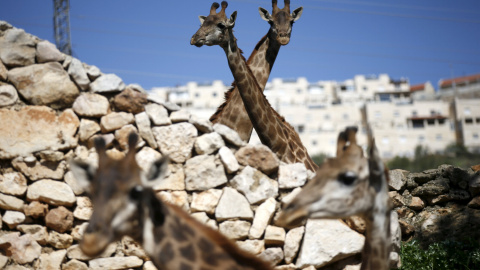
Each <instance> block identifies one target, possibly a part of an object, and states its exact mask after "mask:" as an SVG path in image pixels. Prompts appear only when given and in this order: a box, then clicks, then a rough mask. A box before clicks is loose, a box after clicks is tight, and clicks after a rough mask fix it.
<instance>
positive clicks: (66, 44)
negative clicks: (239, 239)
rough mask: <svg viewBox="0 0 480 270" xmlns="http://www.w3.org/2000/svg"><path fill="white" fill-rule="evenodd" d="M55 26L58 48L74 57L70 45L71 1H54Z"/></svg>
mask: <svg viewBox="0 0 480 270" xmlns="http://www.w3.org/2000/svg"><path fill="white" fill-rule="evenodd" d="M53 8H54V14H53V26H54V30H55V43H56V45H57V48H58V49H59V50H60V51H61V52H63V53H65V54H68V55H72V44H71V43H70V15H69V11H70V2H69V0H53Z"/></svg>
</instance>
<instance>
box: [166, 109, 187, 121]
mask: <svg viewBox="0 0 480 270" xmlns="http://www.w3.org/2000/svg"><path fill="white" fill-rule="evenodd" d="M190 116H191V114H190V112H189V111H187V110H184V109H181V110H179V111H176V112H172V113H171V114H170V120H171V121H172V123H180V122H188V120H189V119H190Z"/></svg>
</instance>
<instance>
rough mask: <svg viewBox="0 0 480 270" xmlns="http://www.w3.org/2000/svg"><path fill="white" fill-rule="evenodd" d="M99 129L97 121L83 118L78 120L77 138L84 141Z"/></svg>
mask: <svg viewBox="0 0 480 270" xmlns="http://www.w3.org/2000/svg"><path fill="white" fill-rule="evenodd" d="M100 130H101V129H100V125H99V124H98V123H97V122H95V121H92V120H88V119H85V118H84V119H82V120H81V121H80V127H79V129H78V138H79V139H80V141H82V142H85V141H87V140H88V139H90V137H92V136H93V135H95V134H96V133H98V132H99V131H100Z"/></svg>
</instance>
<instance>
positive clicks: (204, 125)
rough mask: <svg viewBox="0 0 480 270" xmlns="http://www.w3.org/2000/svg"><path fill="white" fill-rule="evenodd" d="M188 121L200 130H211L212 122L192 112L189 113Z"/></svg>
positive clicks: (206, 131)
mask: <svg viewBox="0 0 480 270" xmlns="http://www.w3.org/2000/svg"><path fill="white" fill-rule="evenodd" d="M188 122H190V123H191V124H192V125H194V126H195V127H196V128H197V129H198V130H199V131H200V132H203V133H210V132H212V131H213V125H212V122H210V120H208V119H204V118H200V117H197V116H195V115H193V114H192V115H190V118H189V119H188ZM219 134H220V133H219ZM220 135H221V134H220Z"/></svg>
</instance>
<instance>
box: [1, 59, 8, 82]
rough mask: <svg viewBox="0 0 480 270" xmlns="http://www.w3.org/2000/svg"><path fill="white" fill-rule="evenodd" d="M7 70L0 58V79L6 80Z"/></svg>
mask: <svg viewBox="0 0 480 270" xmlns="http://www.w3.org/2000/svg"><path fill="white" fill-rule="evenodd" d="M7 78H8V70H7V68H6V67H5V65H4V64H3V62H2V60H1V59H0V81H7Z"/></svg>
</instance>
